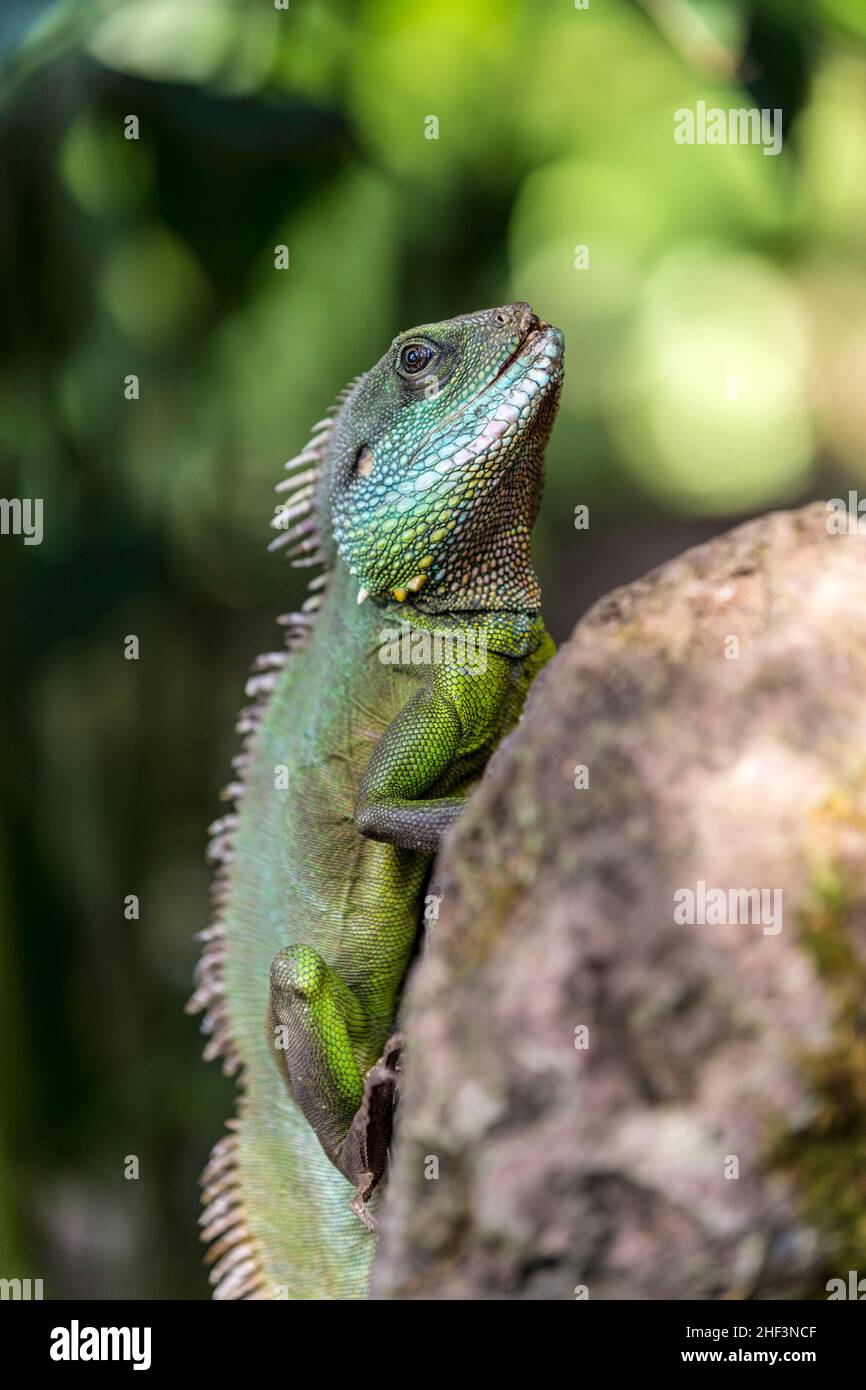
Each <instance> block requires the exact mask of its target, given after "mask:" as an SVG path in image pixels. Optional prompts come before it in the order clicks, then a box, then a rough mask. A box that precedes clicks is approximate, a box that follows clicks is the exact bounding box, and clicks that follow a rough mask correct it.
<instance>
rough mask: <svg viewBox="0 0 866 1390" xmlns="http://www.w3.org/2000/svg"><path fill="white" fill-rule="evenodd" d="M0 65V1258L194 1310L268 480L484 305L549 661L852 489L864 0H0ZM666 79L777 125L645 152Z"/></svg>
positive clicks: (0, 1264) (270, 632) (857, 472)
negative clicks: (650, 579)
mask: <svg viewBox="0 0 866 1390" xmlns="http://www.w3.org/2000/svg"><path fill="white" fill-rule="evenodd" d="M0 45H2V59H0V61H2V108H0V180H2V183H0V187H2V198H0V306H2V313H3V322H4V332H3V345H2V368H3V370H2V382H0V437H2V455H3V469H4V471H3V477H2V485H0V491H2V495H3V496H6V497H13V496H15V497H41V498H43V499H44V516H45V534H44V541H43V543H42V545H41V546H39V547H36V546H30V547H25V546H24V545H23V544H22V540H21V538H20V537H15V536H0V576H2V598H3V624H2V647H3V655H2V661H3V670H4V675H5V679H4V681H3V683H2V696H0V698H2V709H0V780H2V788H3V812H2V820H0V1124H2V1139H0V1276H3V1277H13V1276H16V1275H18V1276H20V1277H27V1276H30V1277H34V1278H35V1277H42V1278H43V1279H44V1281H45V1294H46V1297H60V1296H64V1295H66V1296H85V1297H99V1296H113V1297H148V1298H159V1297H185V1298H200V1297H204V1296H206V1294H207V1284H206V1280H205V1277H204V1275H203V1272H202V1269H201V1265H200V1260H199V1250H198V1246H197V1241H196V1233H195V1221H196V1216H197V1203H196V1177H197V1173H198V1171H199V1169H200V1167H201V1165H202V1163H203V1161H204V1159H205V1157H206V1154H207V1151H208V1148H209V1146H210V1143H211V1142H212V1141H213V1139H215V1138H216V1136H217V1134H218V1133H219V1132H220V1130H221V1127H222V1122H223V1120H224V1119H225V1118H226V1117H227V1116H228V1115H229V1113H230V1110H231V1106H232V1100H233V1087H232V1086H231V1084H230V1083H228V1082H226V1081H225V1080H224V1079H223V1078H222V1077H221V1076H220V1074H219V1072H218V1070H217V1068H216V1067H215V1066H214V1065H211V1066H210V1067H208V1066H205V1065H204V1064H203V1063H202V1062H201V1061H200V1060H199V1051H200V1039H199V1036H198V1033H197V1029H196V1024H195V1022H194V1021H192V1020H190V1019H187V1018H185V1017H184V1015H183V1012H182V1005H183V1002H184V1000H185V998H186V996H187V994H188V992H189V988H190V983H189V982H190V974H191V970H192V965H193V961H194V958H195V954H196V947H195V944H194V942H193V934H194V932H195V931H196V930H198V929H199V928H200V927H201V926H203V925H204V923H205V921H206V918H207V886H208V872H207V868H206V866H205V863H204V858H203V846H204V842H205V829H206V826H207V824H208V822H209V821H210V820H211V819H213V818H214V817H215V816H216V815H217V814H219V811H220V803H219V802H218V800H217V791H218V788H219V787H220V786H221V785H222V784H223V783H224V782H225V781H226V780H227V776H228V766H229V759H230V757H231V755H232V753H233V752H234V751H235V749H236V737H235V735H234V733H233V723H234V717H235V712H236V710H237V708H238V707H239V706H240V705H241V704H242V702H243V695H242V689H243V682H244V679H245V673H246V671H247V668H248V665H249V662H250V660H251V659H252V657H253V656H254V655H255V654H256V653H257V652H258V651H261V650H268V649H270V648H272V647H273V646H274V643H275V634H276V629H275V627H274V617H275V615H276V614H277V613H280V612H284V611H286V610H287V609H290V608H292V607H296V606H297V604H298V601H299V599H300V596H301V586H302V576H299V574H298V572H296V571H293V570H291V569H290V568H289V567H288V566H287V564H286V562H285V561H284V560H282V559H281V558H278V557H275V556H268V555H267V553H266V550H265V545H266V543H267V540H268V538H269V531H268V521H269V518H270V515H271V512H272V508H273V506H274V501H275V498H274V495H273V492H272V487H273V485H274V484H275V482H276V481H277V480H278V478H279V476H280V469H281V464H282V463H283V461H284V460H285V459H286V458H287V457H289V456H290V455H291V454H293V453H295V452H296V451H297V449H298V448H299V447H300V446H301V445H302V444H303V442H304V440H305V438H306V431H307V429H308V427H309V425H310V423H311V422H312V421H314V420H316V419H318V418H319V417H320V416H321V415H322V414H323V413H324V411H325V409H326V408H327V407H328V405H329V404H330V401H331V399H332V398H333V396H334V395H335V393H336V392H337V391H338V390H339V389H340V388H341V386H342V385H343V384H344V383H345V382H346V381H347V380H348V379H350V378H351V377H353V376H355V375H356V374H357V373H358V372H359V371H360V370H363V369H366V368H367V367H368V366H370V365H372V363H373V361H374V360H375V359H376V358H378V357H379V356H380V355H381V353H382V352H383V351H384V349H385V348H386V346H387V344H388V342H389V341H390V339H391V338H392V337H393V335H394V334H395V333H396V332H398V331H400V330H402V329H404V328H406V327H408V326H410V325H411V324H413V323H416V322H422V321H425V320H430V319H434V318H442V317H446V316H449V315H451V314H455V313H459V312H462V311H465V310H467V309H472V308H476V307H480V306H485V305H490V304H498V303H502V302H505V301H508V300H511V299H516V298H519V299H527V300H529V301H530V302H531V303H532V305H533V306H534V307H535V308H536V309H537V311H538V312H539V313H540V314H542V315H543V316H544V317H546V318H549V319H550V320H551V321H553V322H554V323H556V324H559V325H560V326H561V327H562V328H563V329H564V330H565V333H566V339H567V357H566V383H565V389H564V396H563V402H562V408H561V412H560V416H559V421H558V424H557V426H556V430H555V434H554V438H553V442H552V445H551V449H550V453H549V481H548V484H547V490H546V494H545V501H544V507H543V511H542V516H541V519H540V522H539V527H538V532H537V555H538V567H539V571H540V573H541V577H542V581H543V585H544V590H545V604H546V611H547V614H548V618H549V623H550V626H551V628H552V630H553V632H554V635H555V636H556V637H557V638H560V639H561V638H564V637H565V636H566V635H567V634H568V632H569V630H570V628H571V626H572V625H573V623H574V621H575V620H576V619H577V618H578V617H579V615H580V614H581V613H582V612H583V611H584V610H585V609H586V607H587V605H588V604H589V603H590V602H591V601H592V600H593V599H595V598H596V597H598V596H599V595H601V594H602V593H604V592H606V591H607V590H609V589H610V588H612V587H613V586H615V585H616V584H619V583H622V582H625V581H628V580H629V579H632V578H634V577H636V576H638V575H640V574H641V573H643V572H644V571H645V570H647V569H648V568H650V567H651V566H652V565H654V564H656V563H658V562H660V561H661V560H663V559H665V558H667V557H669V556H671V555H673V554H676V553H677V552H679V551H681V550H682V549H683V548H684V547H685V546H687V545H689V544H692V543H694V542H696V541H700V540H702V539H704V538H707V537H709V536H710V535H712V534H715V533H716V532H718V531H720V530H723V529H726V528H727V527H729V526H730V525H731V524H733V523H734V522H736V521H738V520H740V519H742V518H743V517H745V516H748V515H752V514H755V513H760V512H763V511H765V510H767V509H769V508H772V507H777V506H788V505H795V504H798V503H800V502H803V501H806V500H808V499H810V498H813V497H819V496H844V495H846V494H847V490H848V489H849V488H861V489H862V488H863V487H864V486H866V405H864V395H866V393H864V382H866V313H864V310H866V6H864V5H863V3H862V0H811V2H810V0H802V2H801V3H798V4H796V5H795V4H792V3H790V0H643V2H642V3H637V0H590V3H589V5H588V7H587V8H585V9H578V8H576V7H575V4H574V3H573V0H473V2H472V3H468V0H437V3H435V4H431V5H407V4H405V3H404V0H371V2H370V3H350V0H291V5H290V8H288V9H287V10H282V9H277V8H276V7H275V5H274V3H273V0H247V3H242V0H121V2H120V3H103V0H86V2H85V3H62V4H46V3H33V2H32V0H29V2H28V0H5V3H4V4H3V6H2V8H0ZM699 100H704V101H706V102H707V104H708V105H710V106H712V105H717V106H721V107H723V108H729V107H734V106H737V107H738V106H753V105H756V106H758V107H767V108H773V109H775V108H780V109H781V110H782V111H783V120H784V136H785V140H784V149H783V152H782V153H781V154H780V155H779V156H778V157H776V158H773V157H768V156H765V155H763V154H762V152H761V149H760V148H755V147H715V146H713V147H710V146H694V147H683V146H679V145H677V144H675V143H674V140H673V113H674V111H675V110H676V109H677V108H680V107H683V106H692V107H693V106H694V105H695V103H696V102H697V101H699ZM130 114H133V115H136V116H137V117H138V121H139V127H140V131H139V139H138V140H137V141H130V140H126V139H125V138H124V133H123V132H124V119H125V117H126V116H128V115H130ZM431 115H434V116H436V117H437V118H438V121H439V138H438V140H430V139H426V138H425V122H426V118H428V117H429V116H431ZM281 244H285V245H286V246H287V247H288V248H289V257H290V265H289V269H288V270H279V269H276V268H275V264H274V248H275V246H277V245H281ZM578 247H586V248H587V249H588V255H589V265H588V267H586V268H582V267H581V260H582V257H581V255H580V254H579V253H576V248H578ZM576 261H577V262H578V264H576ZM130 373H134V374H136V375H137V376H138V377H139V380H140V398H139V399H138V400H137V401H130V400H127V399H126V398H125V396H124V378H125V377H126V376H127V375H128V374H130ZM579 504H586V505H588V506H589V508H590V528H589V530H588V531H577V530H575V527H574V524H573V517H574V509H575V507H576V506H578V505H579ZM130 634H135V635H137V636H138V638H139V640H140V659H139V660H138V661H128V660H125V659H124V638H125V637H126V636H128V635H130ZM128 894H136V895H138V897H139V898H140V904H141V911H140V918H139V920H137V921H135V920H127V919H126V918H125V916H124V899H125V897H126V896H127V895H128ZM129 1155H136V1156H137V1157H138V1159H139V1162H140V1176H139V1178H138V1180H134V1181H130V1180H127V1179H126V1178H125V1177H124V1167H125V1161H126V1159H127V1156H129Z"/></svg>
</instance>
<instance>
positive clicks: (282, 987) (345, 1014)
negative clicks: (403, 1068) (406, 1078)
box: [269, 945, 401, 1230]
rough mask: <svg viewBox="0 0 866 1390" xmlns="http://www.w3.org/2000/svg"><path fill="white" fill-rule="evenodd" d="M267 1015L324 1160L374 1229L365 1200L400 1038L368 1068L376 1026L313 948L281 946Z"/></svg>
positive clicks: (387, 1121) (381, 1158)
mask: <svg viewBox="0 0 866 1390" xmlns="http://www.w3.org/2000/svg"><path fill="white" fill-rule="evenodd" d="M269 1014H270V1019H269V1021H270V1025H271V1028H272V1033H271V1036H272V1039H273V1044H274V1047H275V1049H276V1051H275V1056H276V1058H277V1063H278V1066H279V1067H280V1069H281V1070H284V1075H285V1078H286V1081H287V1082H288V1086H289V1090H290V1091H291V1093H292V1095H293V1097H294V1099H295V1101H296V1102H297V1104H298V1106H299V1107H300V1109H301V1110H302V1111H303V1113H304V1115H305V1116H306V1118H307V1120H308V1122H309V1124H310V1125H311V1126H312V1128H313V1129H314V1130H315V1132H316V1135H317V1136H318V1139H319V1142H320V1143H321V1145H322V1148H323V1149H324V1151H325V1153H326V1154H327V1155H328V1158H329V1159H330V1160H331V1162H332V1163H333V1164H334V1165H335V1167H337V1168H339V1170H340V1172H341V1173H343V1175H344V1176H345V1177H346V1178H348V1180H349V1181H350V1182H351V1183H353V1184H354V1186H355V1196H354V1198H353V1199H352V1202H351V1203H350V1205H351V1208H352V1210H353V1211H354V1212H355V1213H356V1215H358V1216H359V1217H360V1219H361V1220H362V1221H363V1222H364V1224H365V1225H366V1226H367V1227H368V1229H370V1230H372V1229H374V1223H373V1219H372V1217H371V1216H370V1214H369V1212H368V1211H367V1208H366V1200H367V1198H368V1197H369V1195H370V1193H371V1192H372V1191H373V1189H374V1188H375V1186H376V1184H377V1183H378V1182H379V1180H380V1179H381V1177H382V1175H383V1173H384V1170H385V1165H386V1162H387V1155H388V1144H389V1142H390V1138H391V1123H392V1111H393V1104H394V1090H395V1084H396V1069H397V1063H398V1060H399V1051H400V1042H401V1040H398V1039H396V1038H394V1039H390V1040H389V1042H388V1044H387V1045H386V1048H385V1051H384V1053H383V1055H382V1057H380V1059H379V1060H378V1061H377V1062H376V1063H375V1065H374V1066H371V1067H370V1066H369V1063H370V1061H372V1060H373V1059H374V1058H375V1057H376V1051H377V1038H376V1034H377V1032H378V1029H377V1028H376V1026H375V1025H374V1023H373V1020H372V1019H371V1017H370V1015H369V1014H368V1013H367V1010H366V1009H365V1008H364V1007H363V1005H362V1004H361V1003H360V1001H359V1000H358V998H357V996H356V995H355V994H354V992H353V991H352V990H351V989H350V988H349V986H348V985H347V984H346V983H345V981H343V980H342V979H341V978H340V976H339V975H338V974H337V972H336V971H335V970H332V969H331V967H330V966H329V965H328V964H327V962H326V961H325V960H323V959H322V957H321V956H320V955H319V953H318V952H317V951H316V950H314V949H313V948H312V947H311V946H304V945H294V946H287V947H285V948H284V949H283V950H282V951H280V952H279V954H278V955H277V956H276V957H275V959H274V961H273V963H272V965H271V978H270V1010H269ZM379 1037H381V1034H380V1033H379ZM368 1067H369V1070H367V1068H368Z"/></svg>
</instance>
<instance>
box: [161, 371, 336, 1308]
mask: <svg viewBox="0 0 866 1390" xmlns="http://www.w3.org/2000/svg"><path fill="white" fill-rule="evenodd" d="M353 385H354V382H352V383H351V384H350V385H349V386H347V387H346V389H345V391H342V392H341V393H340V395H339V396H338V397H337V399H336V401H335V403H334V405H333V406H332V408H331V410H330V411H329V412H328V414H327V415H326V416H325V418H324V419H323V420H318V421H317V422H316V424H315V425H314V426H313V429H312V432H311V437H310V441H309V443H308V444H307V445H306V447H305V448H304V449H303V450H302V451H301V453H300V454H298V455H297V456H296V457H295V458H293V459H290V460H289V462H288V463H287V464H286V468H287V469H288V470H289V471H290V473H291V474H292V475H293V476H291V477H289V478H287V479H286V480H285V482H282V483H280V484H279V485H278V488H277V491H279V492H285V493H287V494H288V496H287V498H286V500H285V501H284V502H283V503H282V504H281V506H280V507H278V508H277V511H276V514H275V517H274V520H273V522H272V525H274V526H275V527H276V528H277V529H279V530H280V531H281V532H282V534H281V535H279V536H278V537H277V538H276V540H274V541H273V542H272V543H271V545H270V546H269V549H271V550H276V549H281V548H282V547H284V546H287V545H288V546H291V549H290V550H289V552H288V554H289V556H290V557H291V559H292V563H293V564H294V565H296V566H298V567H300V568H307V567H311V566H313V565H321V564H323V563H324V561H325V556H324V554H323V553H322V546H321V542H320V538H319V534H318V527H317V518H316V512H315V493H316V486H317V483H318V480H319V476H320V470H321V468H322V466H323V463H324V459H325V453H326V449H327V444H328V440H329V438H330V435H331V431H332V430H333V427H334V417H335V415H336V414H337V412H338V410H339V408H340V406H341V404H342V402H343V400H345V398H346V396H347V395H348V393H349V391H350V390H351V389H352V386H353ZM327 582H328V575H327V573H319V574H317V575H315V576H314V577H313V578H312V579H311V581H310V583H309V585H308V588H309V591H310V592H309V597H308V598H307V600H306V601H305V603H304V604H303V605H302V608H301V611H300V612H299V613H284V614H283V615H282V616H281V617H280V618H278V619H277V621H278V622H279V623H280V624H281V625H282V626H283V627H284V628H285V640H284V645H283V649H282V650H281V651H275V652H265V653H264V654H263V655H261V656H259V657H257V659H256V660H255V662H254V663H253V668H252V674H251V676H250V678H249V680H248V681H247V684H246V694H247V695H248V696H249V697H250V699H251V701H252V703H251V704H249V705H247V706H246V708H244V709H243V710H241V713H240V715H239V717H238V722H237V725H236V728H237V731H238V733H239V734H240V735H241V737H242V743H241V752H240V753H239V754H238V755H237V756H236V757H235V758H233V759H232V768H233V770H234V773H235V776H234V778H233V779H232V781H230V782H229V783H228V784H227V786H225V787H224V788H223V790H222V791H221V793H220V798H221V800H223V801H228V802H231V803H233V805H234V809H233V810H231V811H229V812H228V813H227V814H226V815H224V816H220V817H218V819H217V820H215V821H214V822H213V824H212V825H211V826H210V827H209V832H208V833H209V837H210V838H209V841H208V848H207V858H208V860H209V861H210V862H211V863H212V864H213V865H214V874H213V881H212V886H211V902H212V904H213V915H212V920H211V923H210V925H209V926H208V927H206V928H205V930H204V931H202V932H199V933H198V937H197V939H198V940H199V941H201V942H202V943H203V947H202V953H201V956H200V958H199V961H198V964H197V966H196V970H195V977H194V984H195V989H194V992H193V995H192V997H191V998H190V1000H189V1002H188V1003H187V1005H186V1011H187V1013H190V1014H196V1013H201V1014H202V1015H203V1018H202V1021H201V1031H202V1033H203V1034H204V1035H205V1037H206V1038H207V1042H206V1044H205V1048H204V1053H203V1055H204V1058H205V1061H208V1062H210V1061H213V1060H214V1059H215V1058H217V1057H220V1058H222V1070H223V1072H224V1073H225V1074H226V1075H227V1076H234V1075H235V1074H236V1073H237V1074H238V1080H239V1082H240V1084H243V1071H242V1062H241V1058H240V1056H239V1055H238V1051H237V1048H236V1046H235V1043H234V1041H233V1039H232V1036H231V1031H230V1027H229V1021H228V1010H227V1004H226V996H225V981H224V964H225V957H226V950H227V942H226V934H225V922H224V917H223V909H224V905H225V902H226V899H227V897H228V891H229V873H230V866H231V862H232V855H233V840H234V834H235V831H236V829H237V824H238V816H237V809H238V808H239V806H240V804H241V802H242V800H243V795H244V780H243V779H244V773H245V770H246V768H247V765H248V763H249V758H250V744H251V741H252V740H253V738H254V737H255V735H256V733H257V731H258V729H259V727H260V725H261V721H262V718H263V716H264V712H265V710H266V708H267V704H268V700H269V698H270V695H271V692H272V691H273V689H274V686H275V685H276V682H277V679H278V677H279V674H280V672H281V670H282V669H283V667H284V666H285V665H286V663H287V662H288V660H289V655H290V653H291V652H292V651H294V650H296V649H297V647H299V646H300V645H301V644H302V643H303V642H304V641H305V640H306V638H307V636H308V634H309V631H310V627H311V624H312V619H313V614H314V613H315V611H316V609H317V608H318V607H319V605H320V604H321V602H322V598H323V595H324V590H325V588H326V585H327ZM242 1104H243V1102H242V1101H241V1106H242ZM236 1127H237V1121H236V1120H230V1121H229V1122H228V1128H229V1129H230V1130H233V1129H235V1128H236ZM236 1144H237V1140H236V1137H235V1135H234V1134H229V1135H226V1136H224V1137H223V1138H222V1139H220V1140H219V1141H218V1142H217V1143H216V1144H215V1145H214V1148H213V1150H212V1153H211V1158H210V1162H209V1163H208V1165H207V1167H206V1169H205V1171H204V1173H203V1174H202V1178H201V1182H202V1187H203V1192H202V1203H203V1207H204V1210H203V1213H202V1216H201V1224H202V1226H203V1230H202V1239H203V1240H204V1241H206V1242H210V1241H214V1242H215V1244H214V1245H213V1246H212V1248H211V1249H210V1250H209V1251H208V1254H207V1256H206V1259H207V1261H208V1262H209V1263H210V1262H213V1261H216V1263H215V1264H214V1268H213V1269H212V1270H211V1274H210V1280H211V1283H212V1284H214V1285H215V1288H214V1298H218V1299H232V1298H250V1299H253V1298H266V1297H268V1294H267V1293H265V1292H264V1291H263V1285H262V1277H261V1274H260V1272H259V1269H258V1263H257V1261H256V1257H255V1252H254V1249H253V1246H252V1243H251V1240H250V1237H249V1233H248V1230H247V1227H246V1223H245V1219H244V1215H243V1211H242V1196H241V1191H240V1184H239V1179H238V1173H237V1167H236Z"/></svg>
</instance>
